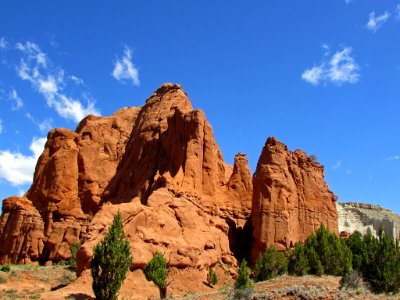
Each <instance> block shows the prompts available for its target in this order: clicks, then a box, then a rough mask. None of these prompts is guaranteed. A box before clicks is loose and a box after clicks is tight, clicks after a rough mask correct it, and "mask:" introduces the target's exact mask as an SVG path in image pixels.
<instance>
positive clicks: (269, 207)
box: [251, 138, 338, 261]
mask: <svg viewBox="0 0 400 300" xmlns="http://www.w3.org/2000/svg"><path fill="white" fill-rule="evenodd" d="M323 171H324V170H323V166H321V165H320V164H319V163H317V162H314V161H312V160H311V159H310V158H309V157H308V156H307V154H306V153H304V152H303V151H301V150H296V151H294V152H291V151H289V150H288V149H287V147H286V145H284V144H283V143H281V142H279V141H278V140H277V139H275V138H268V140H267V142H266V144H265V146H264V149H263V151H262V153H261V157H260V159H259V161H258V164H257V169H256V172H255V174H254V176H253V207H252V214H251V218H252V223H253V237H254V244H253V248H252V260H253V261H254V260H255V259H257V257H258V256H259V254H260V253H262V252H264V251H265V249H266V248H267V247H268V246H269V245H271V244H275V245H276V248H277V249H281V250H283V249H287V248H289V247H292V246H293V245H294V243H295V242H297V241H304V240H305V239H306V238H307V237H308V236H309V235H310V233H311V232H315V231H317V230H318V228H319V227H320V225H321V224H324V225H325V226H326V227H327V228H328V229H329V230H330V231H332V232H335V233H338V225H337V212H336V206H335V201H336V199H337V197H336V196H335V195H334V194H333V193H332V192H331V191H330V189H329V188H328V186H327V184H326V182H325V179H324V173H323Z"/></svg>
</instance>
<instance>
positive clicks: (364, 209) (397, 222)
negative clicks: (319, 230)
mask: <svg viewBox="0 0 400 300" xmlns="http://www.w3.org/2000/svg"><path fill="white" fill-rule="evenodd" d="M336 207H337V211H338V216H339V221H338V223H339V231H340V232H347V233H353V232H354V231H356V230H357V231H359V232H361V233H362V234H366V233H367V232H368V231H370V232H371V234H372V235H374V236H376V237H378V236H379V232H380V230H381V229H383V230H384V231H385V233H386V234H387V235H388V236H389V237H391V238H392V239H400V216H399V215H397V214H395V213H394V212H392V211H390V210H388V209H386V208H383V207H381V206H379V205H373V204H364V203H356V202H347V203H343V202H338V203H336Z"/></svg>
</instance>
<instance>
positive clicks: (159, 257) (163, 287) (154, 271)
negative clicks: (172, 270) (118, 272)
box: [143, 252, 168, 299]
mask: <svg viewBox="0 0 400 300" xmlns="http://www.w3.org/2000/svg"><path fill="white" fill-rule="evenodd" d="M143 273H144V275H145V277H146V279H147V280H148V281H152V282H153V283H154V284H155V285H156V286H157V287H158V288H159V290H160V298H161V299H165V298H167V286H168V284H167V277H168V269H167V260H166V259H165V257H164V255H163V254H162V253H160V252H157V253H156V254H154V256H153V258H152V259H151V260H150V261H149V262H148V263H147V264H146V266H145V267H144V269H143Z"/></svg>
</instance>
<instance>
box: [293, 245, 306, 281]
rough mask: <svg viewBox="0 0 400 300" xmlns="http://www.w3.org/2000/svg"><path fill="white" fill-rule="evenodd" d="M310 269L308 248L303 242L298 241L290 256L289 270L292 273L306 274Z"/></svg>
mask: <svg viewBox="0 0 400 300" xmlns="http://www.w3.org/2000/svg"><path fill="white" fill-rule="evenodd" d="M309 270H310V266H309V265H308V259H307V254H306V249H305V247H304V245H303V244H302V243H296V244H295V245H294V249H293V251H292V252H291V254H290V256H289V263H288V271H289V273H290V274H291V275H297V276H304V275H306V274H307V273H308V271H309Z"/></svg>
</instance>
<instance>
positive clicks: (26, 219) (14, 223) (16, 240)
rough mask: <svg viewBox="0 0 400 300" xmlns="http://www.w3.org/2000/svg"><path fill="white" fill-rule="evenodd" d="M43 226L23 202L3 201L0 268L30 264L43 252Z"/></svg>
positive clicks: (15, 200)
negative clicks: (12, 264) (1, 266)
mask: <svg viewBox="0 0 400 300" xmlns="http://www.w3.org/2000/svg"><path fill="white" fill-rule="evenodd" d="M43 240H44V222H43V220H42V217H41V216H40V214H39V212H38V211H37V210H36V209H35V208H34V207H33V205H32V203H31V201H29V200H28V199H26V198H20V197H16V196H14V197H9V198H7V199H4V200H3V208H2V215H1V219H0V241H1V243H0V253H1V254H2V255H1V256H0V264H8V263H22V264H25V263H30V262H31V261H32V260H33V261H35V260H38V259H39V256H40V254H41V253H42V251H43V248H44V243H43Z"/></svg>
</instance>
